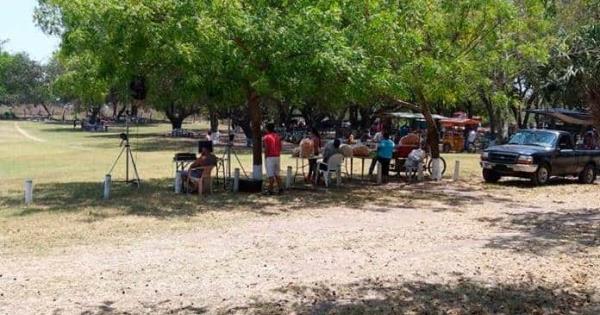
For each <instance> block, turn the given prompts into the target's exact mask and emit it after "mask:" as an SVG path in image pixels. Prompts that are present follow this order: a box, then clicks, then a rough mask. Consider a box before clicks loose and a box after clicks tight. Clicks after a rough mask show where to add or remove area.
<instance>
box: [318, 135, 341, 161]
mask: <svg viewBox="0 0 600 315" xmlns="http://www.w3.org/2000/svg"><path fill="white" fill-rule="evenodd" d="M340 145H342V142H341V141H340V139H335V140H333V141H330V142H329V143H327V145H325V149H323V163H327V160H329V158H330V157H331V156H332V155H334V154H336V153H341V152H340Z"/></svg>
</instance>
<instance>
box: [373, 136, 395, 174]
mask: <svg viewBox="0 0 600 315" xmlns="http://www.w3.org/2000/svg"><path fill="white" fill-rule="evenodd" d="M393 156H394V142H393V141H392V140H390V135H389V134H388V133H387V132H384V133H383V139H382V140H381V141H380V142H379V143H378V144H377V162H379V163H381V173H382V175H383V178H384V180H387V177H388V176H389V174H390V161H391V160H392V157H393Z"/></svg>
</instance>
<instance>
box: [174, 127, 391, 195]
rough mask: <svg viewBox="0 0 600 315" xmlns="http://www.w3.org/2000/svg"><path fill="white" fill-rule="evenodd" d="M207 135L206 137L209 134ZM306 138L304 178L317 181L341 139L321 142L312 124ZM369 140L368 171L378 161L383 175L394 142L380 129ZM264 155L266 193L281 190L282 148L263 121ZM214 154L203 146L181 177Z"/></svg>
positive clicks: (198, 171) (196, 171) (211, 161)
mask: <svg viewBox="0 0 600 315" xmlns="http://www.w3.org/2000/svg"><path fill="white" fill-rule="evenodd" d="M209 137H210V138H209ZM209 139H210V140H215V139H214V135H213V134H211V135H209V136H208V137H207V140H209ZM309 139H310V140H311V142H312V144H313V145H312V149H313V152H312V155H311V157H309V158H308V160H309V171H308V176H307V178H306V180H307V181H309V182H318V181H319V174H320V172H319V168H320V169H321V170H322V171H326V170H327V162H328V161H329V159H330V158H331V157H332V156H333V155H335V154H341V153H342V152H341V150H340V147H341V145H342V140H340V139H339V138H336V139H333V140H331V141H329V142H328V143H327V144H325V145H324V146H323V139H322V137H321V135H320V133H319V131H318V129H316V128H313V129H312V130H311V133H310V136H309ZM372 140H373V142H375V143H376V145H377V146H376V149H375V156H374V158H373V160H372V162H371V165H370V167H369V175H372V174H373V171H374V169H375V166H376V164H377V163H380V164H381V169H382V175H383V177H384V179H385V178H387V177H388V176H389V170H390V162H391V160H392V158H393V155H394V149H395V143H394V141H392V140H391V139H390V134H389V133H388V132H386V131H380V132H377V133H376V134H375V136H374V137H373V139H372ZM262 143H263V148H264V155H265V169H266V173H267V177H268V183H267V191H266V192H267V193H268V194H275V193H279V194H281V193H283V192H284V187H283V184H282V180H281V176H280V170H281V151H282V139H281V137H280V136H279V135H278V134H277V133H276V132H275V126H274V124H272V123H269V124H267V125H266V128H265V134H264V136H263V138H262ZM321 153H322V161H323V162H322V163H318V160H317V157H318V156H319V155H321ZM217 161H218V159H217V157H216V156H215V155H214V153H213V152H212V149H211V148H210V147H208V146H207V147H203V148H202V149H201V152H200V156H199V157H198V159H196V161H194V162H193V163H192V164H191V165H190V167H189V169H188V170H186V171H184V172H183V173H182V175H183V178H184V181H186V182H188V181H187V178H189V177H193V178H201V177H202V172H203V171H204V170H205V169H206V167H209V166H215V165H216V164H217ZM275 184H276V185H277V191H275ZM191 185H192V186H191V187H190V188H189V189H192V190H197V189H198V187H197V185H193V184H191Z"/></svg>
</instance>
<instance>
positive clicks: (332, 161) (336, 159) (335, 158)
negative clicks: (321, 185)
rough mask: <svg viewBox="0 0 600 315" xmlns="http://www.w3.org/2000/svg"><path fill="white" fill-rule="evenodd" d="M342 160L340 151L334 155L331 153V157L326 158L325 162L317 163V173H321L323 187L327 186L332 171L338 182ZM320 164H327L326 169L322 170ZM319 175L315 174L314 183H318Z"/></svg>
mask: <svg viewBox="0 0 600 315" xmlns="http://www.w3.org/2000/svg"><path fill="white" fill-rule="evenodd" d="M343 161H344V156H343V155H342V154H341V153H336V154H334V155H332V156H331V157H329V159H328V160H327V163H323V162H321V163H319V167H318V170H319V175H321V174H323V180H324V181H325V187H329V180H330V177H331V174H332V173H336V179H337V181H338V183H339V181H340V179H341V178H340V172H341V169H342V162H343ZM321 165H327V169H326V170H322V169H321ZM319 177H320V176H317V179H316V180H315V184H317V183H318V178H319Z"/></svg>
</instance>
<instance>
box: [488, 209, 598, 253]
mask: <svg viewBox="0 0 600 315" xmlns="http://www.w3.org/2000/svg"><path fill="white" fill-rule="evenodd" d="M507 216H508V217H507V218H480V219H479V221H480V222H487V223H489V224H490V225H492V226H496V227H498V226H499V227H501V228H502V229H504V230H506V231H507V232H513V233H509V234H511V235H508V236H498V237H495V238H493V239H492V240H491V241H490V242H489V244H487V245H486V246H487V247H489V248H499V249H509V250H514V251H517V252H530V253H534V254H544V253H547V252H548V250H549V249H552V248H558V247H564V246H566V250H568V251H572V252H575V251H577V250H580V249H584V248H586V247H589V248H594V247H598V246H600V208H597V209H573V210H564V212H562V211H561V212H549V213H543V212H542V213H541V212H527V213H518V214H510V213H509V214H507Z"/></svg>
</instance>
